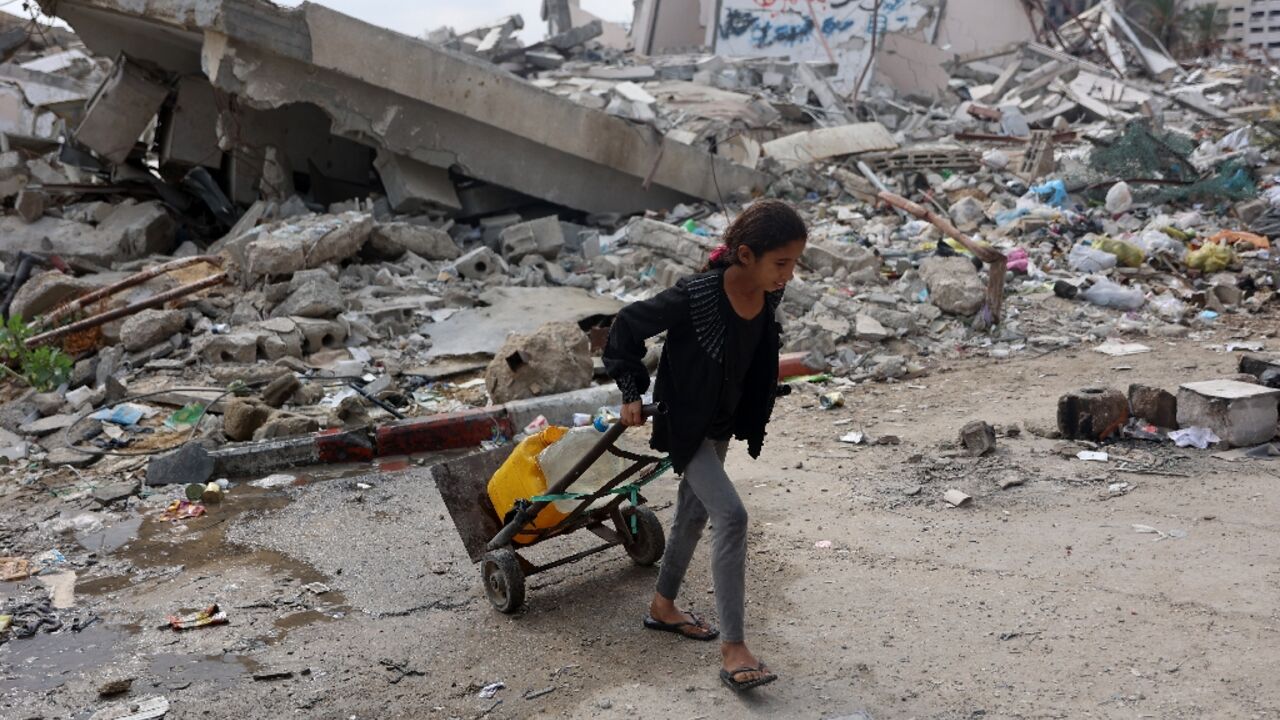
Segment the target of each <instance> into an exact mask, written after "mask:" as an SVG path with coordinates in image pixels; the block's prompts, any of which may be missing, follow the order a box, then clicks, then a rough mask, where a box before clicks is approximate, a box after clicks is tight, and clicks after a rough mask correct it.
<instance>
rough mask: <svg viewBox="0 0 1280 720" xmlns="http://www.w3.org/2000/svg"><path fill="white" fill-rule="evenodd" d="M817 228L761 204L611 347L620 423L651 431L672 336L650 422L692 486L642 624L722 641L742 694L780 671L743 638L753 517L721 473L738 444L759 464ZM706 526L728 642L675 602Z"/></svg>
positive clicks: (646, 305) (642, 305) (617, 333)
mask: <svg viewBox="0 0 1280 720" xmlns="http://www.w3.org/2000/svg"><path fill="white" fill-rule="evenodd" d="M807 239H808V230H807V229H806V228H805V225H804V221H803V220H801V219H800V216H799V215H797V214H796V212H795V210H793V209H792V208H791V207H790V206H788V205H787V204H786V203H783V202H781V201H778V200H760V201H757V202H756V203H754V204H752V205H751V206H750V207H748V208H747V209H746V210H744V211H743V212H742V214H741V215H739V216H738V219H737V220H734V221H733V223H732V224H730V225H729V228H728V229H727V230H726V231H725V233H724V245H721V246H720V247H719V248H717V249H716V250H715V252H713V253H712V255H711V262H710V264H709V266H708V268H705V269H704V271H703V272H702V273H700V274H698V275H693V276H690V277H687V278H684V279H682V280H680V281H679V282H678V283H676V285H675V287H673V288H670V289H668V290H665V291H663V292H662V293H660V294H659V295H657V296H656V297H654V298H653V299H651V300H646V301H644V302H638V303H634V304H632V305H629V306H627V307H626V308H623V310H622V311H621V312H620V313H619V314H618V317H617V319H616V320H614V322H613V329H612V330H611V331H610V333H609V342H608V344H607V345H606V347H605V351H604V362H605V368H606V369H607V370H608V372H609V376H610V377H612V378H613V379H614V380H615V381H616V382H617V383H618V388H619V389H621V390H622V402H623V406H622V424H623V425H627V426H636V425H642V424H644V419H643V417H642V415H641V410H640V408H641V405H640V396H641V394H643V393H644V391H645V390H646V389H647V388H648V387H649V373H648V371H647V370H646V369H645V366H644V363H643V358H644V355H645V344H644V343H645V340H646V339H648V338H651V337H653V336H655V335H657V334H659V333H662V332H666V333H667V340H666V344H665V345H664V347H663V349H662V359H661V361H660V363H659V365H658V380H657V385H656V387H655V388H654V400H655V401H656V402H664V403H666V406H667V412H666V414H665V415H663V416H660V417H656V418H655V419H654V423H653V426H654V427H653V440H652V442H651V444H652V446H653V447H654V448H655V449H657V450H660V451H662V452H666V453H668V454H669V455H670V456H671V461H672V465H673V466H674V467H675V470H676V472H678V473H680V474H681V475H682V476H683V478H682V479H681V481H680V487H679V490H678V496H677V501H676V513H675V519H674V521H673V522H672V526H671V533H670V539H669V541H668V543H667V550H666V557H665V559H664V560H663V562H662V568H661V570H660V572H659V574H658V587H657V592H656V593H655V594H654V596H653V601H652V602H651V603H650V605H649V615H648V617H646V618H645V619H644V625H645V627H647V628H650V629H653V630H663V631H667V632H675V633H679V634H680V635H683V636H684V637H687V638H691V639H693V640H714V639H715V638H716V637H720V638H721V645H720V652H721V655H722V657H723V667H722V668H721V670H720V678H721V680H723V681H724V683H725V685H727V686H729V687H730V688H731V689H733V690H734V691H735V692H741V691H743V690H747V689H750V688H753V687H758V686H760V685H765V684H767V683H770V682H773V681H774V680H776V679H777V675H775V674H773V673H772V672H770V671H769V668H768V667H767V666H766V665H765V664H764V663H763V662H762V661H761V660H760V659H759V658H757V657H756V656H755V655H754V654H752V652H751V651H750V650H748V649H747V645H746V642H745V638H744V635H743V604H744V598H743V592H744V584H745V572H746V551H747V547H746V545H747V511H746V509H745V508H744V507H743V506H742V500H741V499H740V498H739V497H738V492H737V490H736V489H735V488H734V486H733V482H732V481H731V480H730V479H729V477H728V476H727V475H725V472H724V458H725V453H726V452H727V451H728V448H729V440H730V438H731V437H735V436H736V437H737V438H738V439H740V440H746V441H747V451H748V452H749V453H750V455H751V457H752V458H756V457H759V455H760V448H761V445H762V444H763V443H764V436H765V425H766V424H767V423H768V422H769V415H770V414H771V413H772V412H773V402H774V398H775V396H776V394H777V383H778V348H779V346H780V341H779V334H780V331H781V326H780V325H779V324H778V322H777V320H775V319H774V311H775V310H777V307H778V303H779V302H780V301H781V300H782V292H783V288H784V287H785V286H786V284H787V282H788V281H789V280H791V276H792V273H793V272H794V271H795V267H796V262H797V261H798V260H799V259H800V255H801V253H803V252H804V247H805V242H806V241H807ZM708 518H710V520H711V525H712V563H711V574H712V578H713V581H714V583H715V595H716V612H717V613H718V614H719V616H720V623H721V625H722V627H723V634H721V633H720V632H718V631H716V630H715V629H714V628H712V627H711V626H710V625H709V624H707V623H706V622H704V621H703V620H702V618H700V617H698V616H697V615H694V614H693V613H691V612H685V611H683V610H681V609H679V608H678V607H676V604H675V598H676V595H677V594H678V592H679V590H680V583H681V581H682V580H683V579H684V573H685V570H686V569H687V568H688V567H689V559H690V558H691V557H692V555H693V549H694V546H696V545H697V543H698V538H699V537H700V536H701V534H702V529H703V527H704V526H705V525H706V523H707V520H708Z"/></svg>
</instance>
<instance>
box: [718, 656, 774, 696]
mask: <svg viewBox="0 0 1280 720" xmlns="http://www.w3.org/2000/svg"><path fill="white" fill-rule="evenodd" d="M749 672H764V663H763V662H762V663H760V664H759V665H757V666H755V667H751V666H750V665H746V666H743V667H740V668H738V669H737V670H725V669H723V668H721V670H720V682H723V683H724V684H725V687H727V688H729V689H730V690H732V691H734V692H736V693H742V692H746V691H747V690H751V689H752V688H758V687H760V686H761V685H768V684H769V683H771V682H773V681H774V680H777V679H778V676H777V675H775V674H773V673H771V672H770V673H765V674H764V675H762V676H760V677H758V678H756V679H754V680H734V679H733V676H735V675H739V674H741V673H749Z"/></svg>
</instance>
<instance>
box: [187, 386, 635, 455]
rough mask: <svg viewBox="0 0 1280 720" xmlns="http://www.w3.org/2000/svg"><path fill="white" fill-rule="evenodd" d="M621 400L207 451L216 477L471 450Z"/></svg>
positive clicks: (555, 400) (612, 397) (599, 393)
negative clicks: (535, 424) (538, 421)
mask: <svg viewBox="0 0 1280 720" xmlns="http://www.w3.org/2000/svg"><path fill="white" fill-rule="evenodd" d="M621 402H622V394H621V393H620V392H619V391H618V388H617V387H616V386H613V385H597V386H594V387H589V388H584V389H582V390H575V391H573V392H569V393H563V394H560V395H549V396H547V397H539V398H529V399H528V400H517V401H514V402H510V403H507V404H506V405H499V406H495V407H487V408H478V409H475V410H466V411H463V412H458V413H448V414H444V415H431V416H428V417H422V418H412V419H409V420H400V421H397V422H393V423H388V424H386V425H382V426H380V427H375V428H362V429H360V430H340V429H331V430H325V431H322V432H318V433H314V434H312V435H306V436H303V437H296V438H287V439H284V440H267V441H263V442H255V443H241V444H238V445H231V446H228V447H224V448H220V449H218V450H214V451H213V452H211V453H209V455H210V457H212V458H213V460H214V463H215V465H214V474H215V475H216V476H218V477H246V476H250V475H266V474H269V473H273V472H276V471H278V470H287V469H289V468H294V467H300V466H304V465H323V464H330V463H349V462H370V461H372V460H373V459H374V458H380V457H391V456H395V455H412V454H414V453H422V452H440V451H442V450H458V449H464V448H475V447H478V446H479V445H480V443H482V442H484V441H485V440H491V439H493V438H494V437H495V436H498V435H501V436H502V437H506V438H510V437H512V436H514V435H515V434H516V433H517V432H519V431H520V430H521V429H523V428H524V427H525V426H526V425H528V424H529V423H531V422H533V420H534V419H536V418H537V417H538V416H539V415H541V416H545V417H546V418H547V421H548V422H550V423H551V424H553V425H570V424H572V422H573V415H574V413H594V412H595V411H596V410H597V409H598V408H600V407H602V406H605V405H617V404H619V403H621Z"/></svg>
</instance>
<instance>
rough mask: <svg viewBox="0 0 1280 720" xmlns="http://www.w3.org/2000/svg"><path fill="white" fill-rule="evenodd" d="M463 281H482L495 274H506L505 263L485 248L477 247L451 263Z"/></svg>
mask: <svg viewBox="0 0 1280 720" xmlns="http://www.w3.org/2000/svg"><path fill="white" fill-rule="evenodd" d="M453 268H454V269H455V270H457V271H458V276H459V277H461V278H462V279H463V280H483V279H484V278H487V277H489V276H490V275H492V274H494V273H496V272H506V263H505V262H503V260H502V258H500V257H498V255H497V253H495V252H494V251H492V250H490V249H489V248H487V247H478V248H476V249H475V250H472V251H471V252H469V253H467V254H466V255H463V256H462V257H460V258H458V259H457V260H455V261H454V263H453Z"/></svg>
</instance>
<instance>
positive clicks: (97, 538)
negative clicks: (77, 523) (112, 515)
mask: <svg viewBox="0 0 1280 720" xmlns="http://www.w3.org/2000/svg"><path fill="white" fill-rule="evenodd" d="M140 527H142V516H141V515H136V516H134V517H131V518H129V519H127V520H124V521H123V522H118V523H116V524H115V525H112V526H110V527H104V528H103V529H101V530H99V531H97V532H91V533H76V542H78V543H80V547H83V548H84V549H85V550H88V551H89V552H96V553H98V554H99V555H105V554H106V553H109V552H114V551H116V550H118V549H120V548H122V547H124V546H125V545H127V544H128V543H129V542H131V541H133V540H135V539H137V537H138V529H139V528H140Z"/></svg>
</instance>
